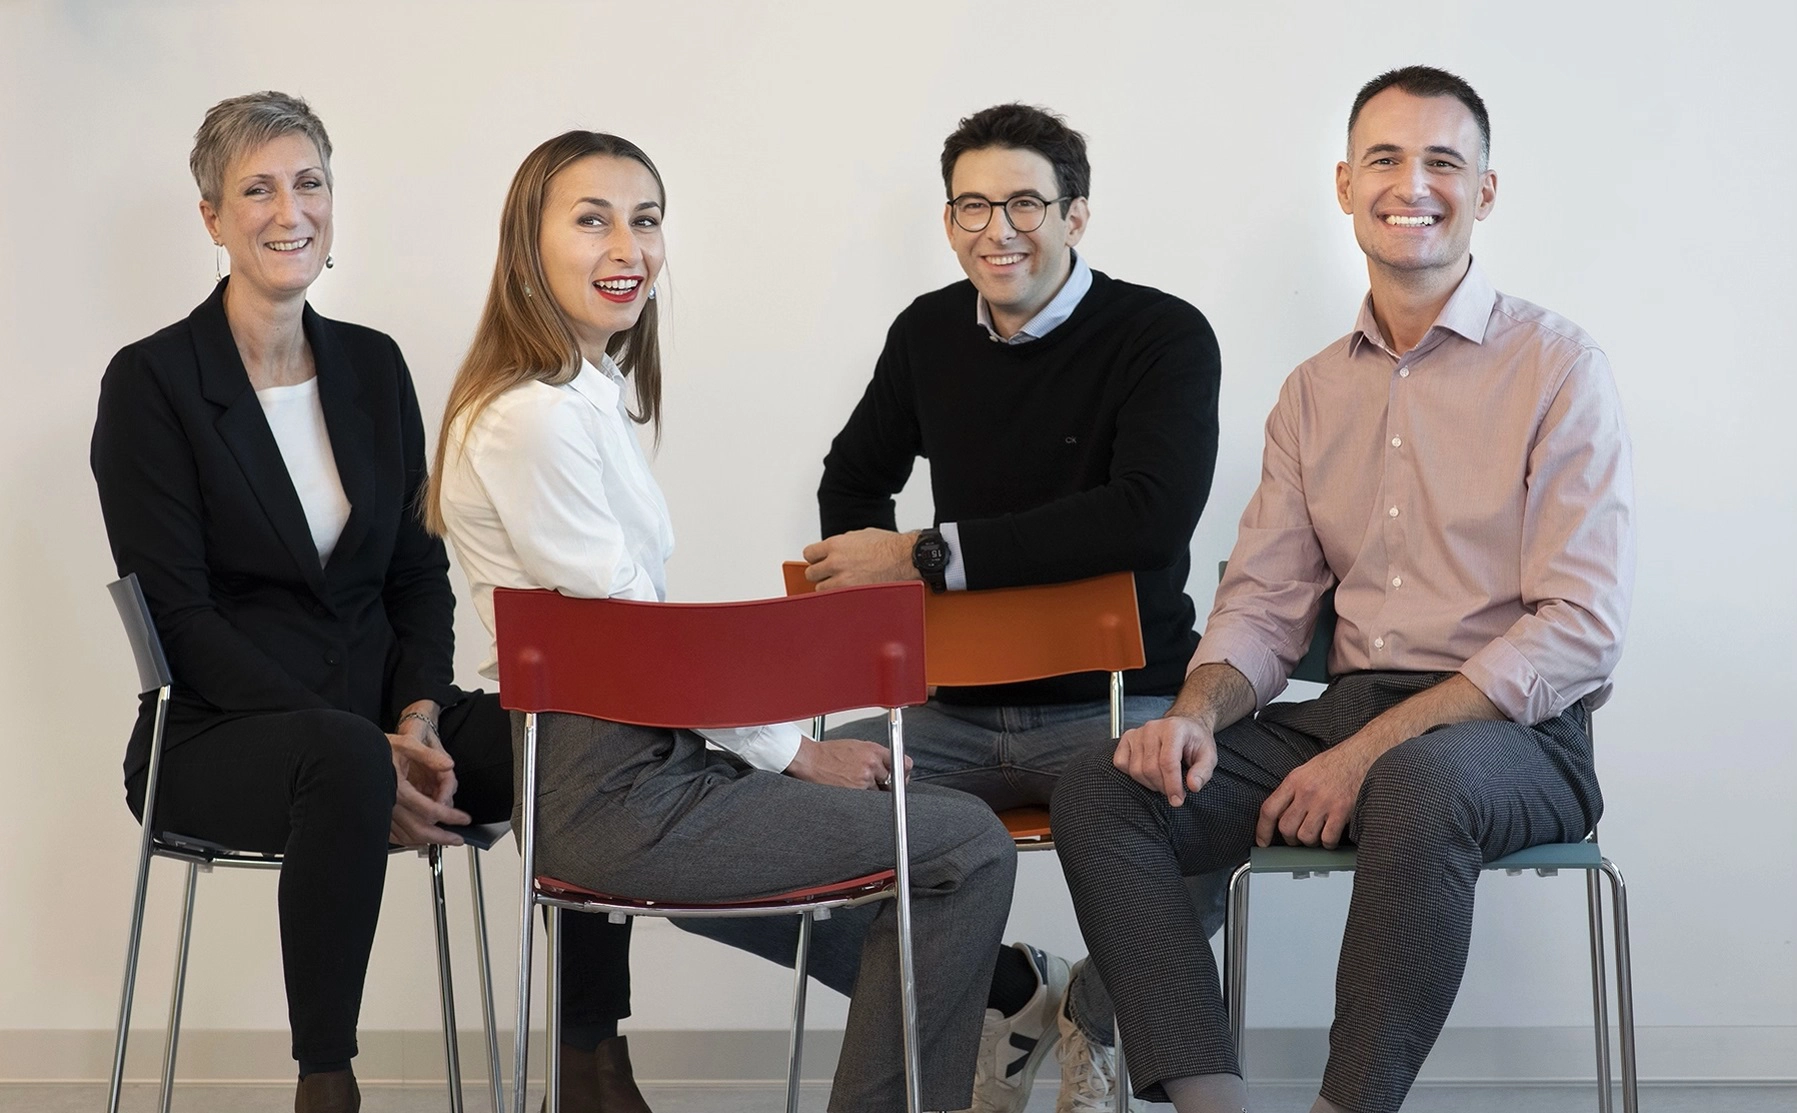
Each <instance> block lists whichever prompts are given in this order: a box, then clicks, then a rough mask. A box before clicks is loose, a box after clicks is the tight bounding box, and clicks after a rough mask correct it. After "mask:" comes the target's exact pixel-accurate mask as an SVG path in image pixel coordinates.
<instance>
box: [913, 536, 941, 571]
mask: <svg viewBox="0 0 1797 1113" xmlns="http://www.w3.org/2000/svg"><path fill="white" fill-rule="evenodd" d="M911 563H912V564H913V565H914V566H915V567H916V568H917V570H918V571H919V572H940V571H942V570H943V569H945V568H947V567H948V545H947V543H946V542H944V541H943V540H942V538H941V537H938V536H933V535H925V536H923V537H920V538H918V539H917V545H916V547H915V548H913V549H912V550H911Z"/></svg>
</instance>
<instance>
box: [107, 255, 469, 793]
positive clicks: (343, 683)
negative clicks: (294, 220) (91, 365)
mask: <svg viewBox="0 0 1797 1113" xmlns="http://www.w3.org/2000/svg"><path fill="white" fill-rule="evenodd" d="M229 281H230V280H229V279H226V280H225V281H224V282H220V283H219V285H218V287H217V289H215V290H214V291H213V293H212V296H211V297H210V298H208V299H206V301H205V303H204V304H202V305H201V306H200V307H199V308H197V309H195V310H194V311H193V313H192V314H190V315H189V316H188V318H187V319H186V320H185V321H181V322H179V323H177V324H173V325H170V326H169V327H168V328H165V329H163V330H162V331H161V332H158V333H156V334H155V335H153V336H149V337H147V338H145V339H143V340H139V341H138V342H137V343H135V344H131V345H129V346H127V347H126V348H124V349H123V350H122V351H120V352H119V354H118V355H116V356H114V357H113V360H112V363H111V365H109V366H108V367H107V369H106V375H105V378H104V379H103V380H102V381H101V384H100V409H99V418H98V420H97V421H96V422H95V423H94V439H93V445H92V449H91V453H90V457H89V459H90V462H91V463H92V465H93V470H94V479H95V481H96V482H97V483H98V484H99V488H100V510H101V512H102V513H103V514H104V515H105V518H106V535H107V538H108V540H109V541H110V542H111V545H112V555H113V560H114V562H115V563H116V564H117V565H118V572H119V575H121V576H124V575H126V574H128V573H131V572H135V573H137V576H138V579H139V580H140V581H141V582H142V584H143V590H144V595H145V597H146V598H147V599H148V600H149V604H150V611H151V613H152V614H153V615H154V617H155V619H156V628H157V630H158V632H159V633H160V634H161V635H162V643H163V647H164V649H165V650H166V651H167V653H168V661H169V668H170V671H172V672H173V674H174V678H175V683H174V692H173V694H172V697H171V701H170V706H169V715H168V726H167V733H166V735H165V741H164V746H165V747H174V746H178V745H180V744H181V743H182V742H184V741H186V740H187V739H189V738H192V737H193V736H194V735H196V734H198V733H200V732H201V731H203V730H205V729H206V728H207V727H210V726H214V725H216V724H217V723H219V722H221V721H223V720H226V719H230V718H237V717H240V716H244V715H252V714H258V713H267V712H272V711H294V710H300V709H304V708H338V709H340V710H344V711H351V712H354V713H356V714H358V715H362V716H364V717H366V718H368V719H370V720H372V721H373V722H375V723H377V724H379V725H380V726H381V727H382V728H383V729H386V730H391V729H392V728H393V725H394V721H395V720H396V719H397V717H398V715H399V712H400V710H401V709H402V708H404V707H405V706H406V705H407V704H409V703H411V702H413V701H414V700H419V699H433V700H436V701H437V702H438V703H441V704H445V705H447V704H450V703H453V702H455V700H456V699H457V698H459V696H460V693H459V692H458V691H457V689H456V688H455V687H454V686H453V685H452V684H451V679H452V677H453V675H454V666H453V663H452V660H451V658H452V654H453V649H454V640H453V638H454V634H453V630H452V620H453V616H454V611H455V596H454V594H453V593H452V591H451V590H450V586H449V576H448V569H449V560H448V557H447V556H446V555H445V553H444V551H443V543H442V542H441V541H439V540H438V539H436V538H434V537H432V536H430V535H429V534H428V533H426V532H425V530H424V528H423V527H422V525H420V523H419V521H418V517H417V514H416V513H415V507H416V504H417V499H418V494H419V490H420V488H421V487H422V485H423V483H424V480H425V477H426V475H427V474H428V473H427V470H426V466H425V462H424V428H423V423H422V422H421V420H420V418H419V414H418V399H417V396H416V395H415V394H414V393H413V389H412V378H411V374H410V373H409V372H408V371H407V370H406V364H405V360H404V359H403V358H402V357H401V356H400V354H399V348H398V346H397V345H395V344H394V343H393V340H392V338H391V337H389V336H387V335H385V334H384V333H379V332H375V331H374V330H372V329H366V328H362V327H360V326H358V325H351V324H345V323H343V322H340V321H332V320H328V319H326V318H324V317H321V316H319V315H318V314H317V313H314V312H313V311H312V308H311V307H310V306H307V307H306V309H305V324H304V327H305V331H306V340H307V342H308V343H309V344H310V345H311V347H312V356H313V360H314V362H315V363H316V365H317V368H318V393H319V399H320V403H321V405H322V406H323V408H324V418H325V426H326V428H327V430H328V431H329V434H330V439H331V451H332V453H333V454H334V455H335V457H336V461H337V472H338V474H339V475H340V476H341V478H342V482H343V490H344V493H345V494H346V495H348V497H349V503H350V507H351V510H350V515H349V520H348V522H347V523H345V525H344V527H343V536H342V537H341V539H339V540H338V542H337V546H336V548H335V549H334V550H333V551H332V553H331V560H330V563H329V565H326V566H322V567H321V566H320V564H319V561H318V550H317V549H316V548H315V547H314V546H313V543H312V533H311V530H310V528H309V527H308V526H307V524H306V515H305V511H304V510H303V509H302V508H301V506H300V501H299V495H298V494H296V493H295V491H294V488H293V482H292V480H291V479H290V478H289V477H288V474H287V466H286V464H285V462H284V461H283V460H282V458H281V450H280V448H279V447H278V446H277V445H276V443H275V439H274V434H273V433H271V432H270V431H269V427H268V422H267V420H266V419H265V418H264V417H263V414H262V406H261V403H260V402H258V401H257V399H256V393H255V391H254V390H252V389H251V388H250V380H249V375H248V373H247V372H246V371H245V370H244V367H243V362H242V360H241V359H240V358H239V357H238V354H237V345H236V342H235V341H234V340H233V339H232V337H231V328H230V325H229V324H228V323H227V322H226V320H225V309H224V292H225V286H226V283H228V282H229ZM154 715H155V701H154V698H153V696H151V697H146V698H145V699H144V700H143V701H142V702H141V706H140V708H139V713H138V718H137V725H136V727H135V729H134V730H133V731H132V733H131V740H130V742H129V744H128V745H127V747H126V750H125V776H126V779H127V780H129V779H130V778H132V777H133V776H135V775H136V774H137V773H138V772H139V771H141V770H143V769H145V768H146V767H147V766H148V764H149V758H150V732H151V729H152V726H153V722H154Z"/></svg>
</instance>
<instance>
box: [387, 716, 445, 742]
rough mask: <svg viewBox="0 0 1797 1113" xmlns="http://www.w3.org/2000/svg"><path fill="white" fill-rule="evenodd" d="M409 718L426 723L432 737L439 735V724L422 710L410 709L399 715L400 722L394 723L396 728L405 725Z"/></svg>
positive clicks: (425, 725)
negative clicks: (432, 720)
mask: <svg viewBox="0 0 1797 1113" xmlns="http://www.w3.org/2000/svg"><path fill="white" fill-rule="evenodd" d="M407 719H417V720H418V721H419V722H421V723H423V724H424V729H425V730H428V731H430V732H431V737H433V738H435V737H437V724H436V723H433V722H431V717H430V716H429V715H426V714H425V713H424V712H422V711H408V712H406V713H405V714H404V715H401V716H400V717H399V722H398V723H396V724H394V727H395V729H397V728H399V727H402V726H404V725H405V723H406V720H407Z"/></svg>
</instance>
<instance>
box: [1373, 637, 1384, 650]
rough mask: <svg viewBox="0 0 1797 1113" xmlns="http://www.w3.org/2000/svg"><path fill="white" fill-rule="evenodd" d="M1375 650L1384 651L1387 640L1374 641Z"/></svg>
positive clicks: (1376, 639) (1378, 639)
mask: <svg viewBox="0 0 1797 1113" xmlns="http://www.w3.org/2000/svg"><path fill="white" fill-rule="evenodd" d="M1373 648H1374V649H1384V648H1385V639H1384V638H1374V639H1373Z"/></svg>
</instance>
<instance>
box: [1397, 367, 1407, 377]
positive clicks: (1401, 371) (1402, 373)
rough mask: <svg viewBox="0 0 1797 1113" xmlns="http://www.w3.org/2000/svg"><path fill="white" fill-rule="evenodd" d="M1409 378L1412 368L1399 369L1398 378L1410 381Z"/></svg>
mask: <svg viewBox="0 0 1797 1113" xmlns="http://www.w3.org/2000/svg"><path fill="white" fill-rule="evenodd" d="M1409 377H1410V368H1408V367H1400V368H1398V378H1400V379H1408V378H1409Z"/></svg>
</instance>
